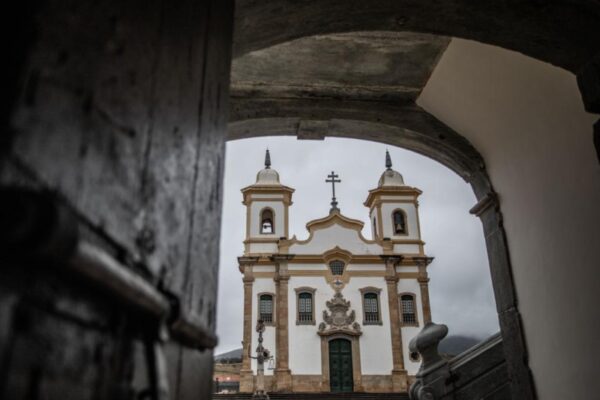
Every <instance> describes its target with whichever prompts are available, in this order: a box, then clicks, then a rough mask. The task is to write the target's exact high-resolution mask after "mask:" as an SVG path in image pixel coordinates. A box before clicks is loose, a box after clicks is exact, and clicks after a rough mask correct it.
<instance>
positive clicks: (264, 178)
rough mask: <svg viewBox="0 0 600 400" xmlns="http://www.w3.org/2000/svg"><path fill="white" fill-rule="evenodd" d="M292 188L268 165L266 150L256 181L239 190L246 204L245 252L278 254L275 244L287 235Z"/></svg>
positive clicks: (268, 155)
mask: <svg viewBox="0 0 600 400" xmlns="http://www.w3.org/2000/svg"><path fill="white" fill-rule="evenodd" d="M292 193H294V189H292V188H290V187H288V186H285V185H282V184H281V183H280V182H279V173H278V172H277V171H276V170H274V169H272V168H271V155H270V153H269V150H268V149H267V151H266V154H265V167H264V168H263V169H262V170H260V171H259V172H258V174H257V175H256V183H255V184H253V185H250V186H247V187H245V188H244V189H242V195H243V202H242V203H243V204H244V205H245V206H246V240H244V253H245V255H260V254H273V253H278V247H277V243H278V241H279V239H281V238H286V239H287V238H288V236H289V211H288V209H289V206H290V205H292Z"/></svg>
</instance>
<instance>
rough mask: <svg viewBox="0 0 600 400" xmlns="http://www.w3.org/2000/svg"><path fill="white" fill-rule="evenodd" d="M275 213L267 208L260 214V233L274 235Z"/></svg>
mask: <svg viewBox="0 0 600 400" xmlns="http://www.w3.org/2000/svg"><path fill="white" fill-rule="evenodd" d="M274 232H275V228H274V225H273V211H272V210H270V209H268V208H265V209H264V210H262V211H261V213H260V233H264V234H267V233H274Z"/></svg>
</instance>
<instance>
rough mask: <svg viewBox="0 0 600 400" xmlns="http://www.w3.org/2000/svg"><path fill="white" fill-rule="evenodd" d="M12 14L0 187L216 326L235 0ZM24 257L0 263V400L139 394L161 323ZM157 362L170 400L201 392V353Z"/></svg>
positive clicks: (171, 346)
mask: <svg viewBox="0 0 600 400" xmlns="http://www.w3.org/2000/svg"><path fill="white" fill-rule="evenodd" d="M19 11H20V12H19V13H17V14H15V18H16V22H18V23H16V24H15V25H20V26H21V27H22V29H20V30H16V31H15V32H14V33H15V35H16V37H15V38H14V42H15V43H18V44H19V46H13V48H12V50H14V54H13V55H21V56H20V57H17V56H15V57H13V58H12V59H11V61H13V64H14V65H13V64H11V71H13V72H14V73H13V76H12V77H11V76H9V78H10V81H11V82H10V83H12V84H13V87H14V90H13V91H9V92H8V93H5V100H6V102H5V103H4V106H3V113H4V114H3V116H6V117H5V118H4V119H3V123H4V124H3V130H4V132H3V134H4V135H3V139H4V140H3V142H2V153H1V159H0V161H1V162H2V164H1V170H0V182H1V183H2V185H3V186H4V187H7V186H11V185H17V186H26V187H29V188H34V189H36V190H48V191H51V192H52V193H54V194H55V198H56V199H57V200H56V201H57V202H58V203H60V205H61V206H63V207H65V208H67V209H69V210H70V211H71V212H72V213H73V215H74V216H75V218H76V221H77V225H78V227H79V232H80V237H81V238H82V239H85V240H86V241H88V242H91V243H93V244H94V245H96V246H98V247H99V248H102V249H103V250H104V251H105V252H106V253H108V254H110V255H112V256H113V257H115V259H117V260H118V261H119V262H121V263H122V264H123V265H124V266H125V267H126V268H129V269H130V270H131V271H133V272H135V273H136V274H137V275H139V276H142V277H143V278H144V279H146V280H147V281H148V282H150V283H151V284H153V285H156V286H157V287H160V288H161V290H164V291H168V292H170V293H173V294H174V296H176V297H177V298H178V299H179V301H180V305H181V307H182V311H183V312H184V313H186V314H188V315H190V316H193V317H194V318H196V319H197V320H198V321H201V322H202V323H203V324H204V325H205V326H206V327H208V328H209V329H210V330H214V323H215V300H216V288H217V276H218V271H217V268H218V244H219V222H220V207H221V192H222V189H221V179H222V173H223V162H224V160H223V157H224V142H225V133H224V132H225V126H226V121H227V113H226V111H227V101H228V97H229V96H228V87H229V69H230V58H231V56H230V52H231V50H230V48H231V41H232V38H231V35H232V21H233V1H217V0H214V1H213V0H205V1H193V0H182V1H178V2H176V3H173V2H168V1H162V0H150V1H141V0H140V1H136V0H127V1H108V2H95V1H91V0H83V1H79V0H78V1H52V0H50V1H45V2H38V3H34V5H33V6H32V7H30V8H27V9H25V8H24V9H22V10H19ZM3 250H6V249H5V248H3ZM4 256H5V254H2V257H3V258H6V257H4ZM30 256H31V254H23V255H22V256H17V257H15V256H14V255H12V257H11V258H10V261H8V258H6V260H5V262H2V263H1V264H2V267H1V268H0V310H1V313H0V314H1V316H0V318H1V322H2V324H1V327H0V397H1V398H5V399H12V398H31V399H37V398H44V399H46V398H47V399H53V398H61V399H64V398H73V399H74V398H77V399H87V398H89V399H121V398H136V396H139V395H140V394H142V395H143V393H144V391H146V390H148V388H149V387H150V386H151V384H150V382H148V378H147V376H148V367H149V364H151V361H152V358H151V357H148V356H147V354H146V350H147V347H148V346H145V344H147V343H149V342H151V341H152V340H156V339H157V337H158V327H157V326H158V322H157V321H152V320H150V319H148V317H147V316H141V315H139V313H138V312H136V311H135V310H131V309H128V308H126V307H124V306H123V305H122V304H120V303H119V302H118V301H117V300H116V299H115V298H112V297H111V296H109V295H107V293H106V292H103V291H102V290H100V289H98V288H97V287H96V286H95V285H94V284H93V282H87V281H83V280H81V279H78V278H76V277H72V276H70V275H69V274H68V273H65V272H63V271H62V269H61V268H60V265H55V264H57V261H56V260H48V259H44V258H43V257H30ZM63 261H64V260H63ZM58 264H60V262H58ZM166 359H167V376H168V378H169V391H170V396H171V397H173V398H179V399H187V398H194V399H198V398H206V397H208V396H209V393H210V390H211V373H212V352H211V351H208V350H207V351H203V352H200V351H198V350H193V349H189V348H186V347H182V346H181V345H179V344H177V343H175V342H171V343H168V344H167V345H166ZM149 360H150V361H149ZM150 367H151V366H150Z"/></svg>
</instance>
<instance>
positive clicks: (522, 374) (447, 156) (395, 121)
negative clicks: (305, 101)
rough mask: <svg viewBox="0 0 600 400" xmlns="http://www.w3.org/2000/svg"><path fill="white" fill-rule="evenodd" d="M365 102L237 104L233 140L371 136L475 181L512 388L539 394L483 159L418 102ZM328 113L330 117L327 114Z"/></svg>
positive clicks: (522, 394) (521, 394)
mask: <svg viewBox="0 0 600 400" xmlns="http://www.w3.org/2000/svg"><path fill="white" fill-rule="evenodd" d="M353 106H354V107H357V108H356V109H354V108H352V107H353ZM361 106H364V105H360V104H359V105H350V106H346V107H345V108H344V109H339V110H336V109H335V107H330V108H327V107H324V108H320V107H319V109H314V110H308V112H307V113H306V114H304V113H303V112H300V113H296V114H294V111H297V110H294V109H293V108H290V109H289V110H285V111H282V110H281V109H278V107H276V104H271V105H270V107H265V108H261V109H260V111H259V109H258V108H257V109H256V110H255V113H254V115H255V116H260V115H262V114H261V113H264V114H266V115H272V116H273V117H265V118H249V119H243V118H242V112H241V108H238V109H237V110H235V105H234V111H233V115H232V119H231V122H230V124H229V129H228V140H235V139H243V138H251V137H257V136H286V135H287V136H294V135H296V136H298V137H302V135H303V133H302V130H303V129H307V128H312V130H311V131H310V133H312V134H313V138H314V136H317V137H321V138H324V137H326V136H327V137H346V138H354V139H362V140H371V141H376V142H381V143H386V144H389V145H394V146H398V147H402V148H405V149H408V150H412V151H415V152H417V153H419V154H422V155H425V156H427V157H429V158H432V159H433V160H436V161H438V162H440V163H441V164H443V165H445V166H446V167H448V168H450V169H451V170H452V171H454V172H455V173H457V174H458V175H459V176H461V177H462V178H463V179H464V180H465V181H466V182H468V183H469V184H470V185H471V188H472V189H473V192H474V193H475V196H476V198H477V203H476V204H475V205H474V206H473V208H472V209H471V210H470V213H471V214H474V215H476V216H477V217H479V218H480V219H481V222H482V225H483V231H484V237H485V243H486V248H487V254H488V260H489V266H490V272H491V278H492V286H493V289H494V298H495V301H496V310H497V312H498V321H499V325H500V332H501V335H502V338H503V342H504V355H505V358H506V362H507V368H508V371H509V376H510V379H511V382H512V386H511V391H512V394H513V397H514V398H522V399H530V398H534V396H535V394H534V393H535V390H534V384H533V380H532V378H531V376H532V375H531V371H530V369H529V365H528V360H527V359H526V357H523V355H524V354H527V350H526V344H525V337H524V332H523V328H522V324H521V316H520V313H519V310H518V303H517V297H516V290H515V286H514V282H513V277H512V267H511V262H510V255H509V251H508V244H507V241H506V234H505V231H504V227H503V224H502V214H501V212H500V205H499V202H498V201H497V195H496V193H495V192H494V189H493V186H492V184H491V181H490V178H489V176H488V174H487V172H486V170H485V164H484V162H483V157H482V156H481V155H480V154H479V152H478V151H477V150H476V149H475V148H474V147H473V146H472V145H471V144H470V143H469V142H468V141H467V140H466V139H465V138H464V137H462V136H461V135H460V134H458V133H457V132H455V131H454V130H452V129H450V128H449V127H447V126H446V125H444V124H443V123H441V122H440V121H439V120H437V119H435V118H434V117H433V116H431V115H430V114H428V113H426V112H425V111H423V110H422V109H420V108H419V107H417V106H413V108H414V110H415V112H416V113H417V117H416V118H413V120H407V119H406V118H405V117H403V116H402V115H398V114H402V113H397V112H393V111H398V110H397V109H394V108H393V107H391V106H390V107H391V108H389V109H386V107H385V106H383V107H382V106H381V105H380V106H378V108H379V109H378V110H375V109H371V110H368V109H367V110H365V111H364V112H360V113H359V109H360V107H361ZM301 111H304V112H306V111H307V110H301ZM285 112H288V113H289V114H291V115H297V114H301V115H307V116H308V117H309V118H306V119H305V118H303V117H298V116H296V117H284V115H285ZM327 115H328V116H329V117H328V118H325V116H327ZM346 116H351V117H352V118H357V117H358V116H360V117H361V118H362V119H360V120H358V119H351V118H349V119H345V118H344V117H346ZM310 117H313V118H314V117H316V118H317V119H311V118H310ZM319 117H323V119H319ZM419 128H422V130H421V129H419ZM413 129H415V130H413ZM322 350H324V348H323V349H322Z"/></svg>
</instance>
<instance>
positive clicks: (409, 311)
mask: <svg viewBox="0 0 600 400" xmlns="http://www.w3.org/2000/svg"><path fill="white" fill-rule="evenodd" d="M400 302H401V306H402V323H403V324H404V325H418V322H417V309H416V307H415V296H414V295H413V294H403V295H401V296H400Z"/></svg>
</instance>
